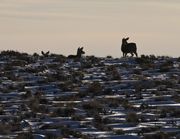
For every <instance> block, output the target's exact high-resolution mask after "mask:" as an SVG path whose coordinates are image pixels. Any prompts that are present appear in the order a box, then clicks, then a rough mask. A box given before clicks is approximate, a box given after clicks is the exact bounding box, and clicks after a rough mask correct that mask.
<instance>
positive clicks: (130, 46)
mask: <svg viewBox="0 0 180 139" xmlns="http://www.w3.org/2000/svg"><path fill="white" fill-rule="evenodd" d="M128 39H129V38H123V39H122V45H121V51H122V52H123V57H126V56H127V54H128V53H130V54H131V56H134V54H135V55H136V57H137V56H138V54H137V47H136V43H128V42H127V40H128Z"/></svg>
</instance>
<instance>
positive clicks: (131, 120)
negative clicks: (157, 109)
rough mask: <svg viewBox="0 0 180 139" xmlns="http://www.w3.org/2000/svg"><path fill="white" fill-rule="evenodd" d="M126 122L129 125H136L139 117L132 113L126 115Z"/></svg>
mask: <svg viewBox="0 0 180 139" xmlns="http://www.w3.org/2000/svg"><path fill="white" fill-rule="evenodd" d="M126 121H127V122H129V123H138V122H139V116H138V115H137V114H136V113H134V112H131V113H128V114H127V116H126Z"/></svg>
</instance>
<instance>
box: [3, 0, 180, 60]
mask: <svg viewBox="0 0 180 139" xmlns="http://www.w3.org/2000/svg"><path fill="white" fill-rule="evenodd" d="M123 37H129V38H130V39H129V42H135V43H136V44H137V49H138V54H139V55H141V54H145V55H150V54H154V55H158V56H160V55H165V56H173V57H179V56H180V0H0V51H2V50H17V51H20V52H27V53H34V52H37V53H40V51H41V50H43V51H48V50H49V51H50V52H51V53H56V54H63V55H66V56H67V55H69V54H75V53H76V49H77V48H78V47H84V50H85V52H86V54H85V55H95V56H108V55H111V56H113V57H121V56H122V52H121V49H120V47H121V41H122V38H123Z"/></svg>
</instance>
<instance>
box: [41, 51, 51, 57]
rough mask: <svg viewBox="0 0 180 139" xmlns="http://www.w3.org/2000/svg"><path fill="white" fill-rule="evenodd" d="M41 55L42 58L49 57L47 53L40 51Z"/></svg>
mask: <svg viewBox="0 0 180 139" xmlns="http://www.w3.org/2000/svg"><path fill="white" fill-rule="evenodd" d="M41 54H42V55H43V56H44V57H48V56H49V51H48V52H46V53H45V52H43V51H41Z"/></svg>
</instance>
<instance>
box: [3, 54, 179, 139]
mask: <svg viewBox="0 0 180 139" xmlns="http://www.w3.org/2000/svg"><path fill="white" fill-rule="evenodd" d="M0 83H1V84H0V138H2V139H61V138H84V139H89V138H90V139H91V138H92V139H94V138H107V139H111V138H112V139H113V138H119V139H176V138H177V139H179V138H180V58H171V57H163V56H161V57H155V56H153V55H150V56H145V55H142V56H140V57H139V58H131V57H126V58H112V57H111V56H108V57H106V58H98V57H95V56H86V57H82V58H74V59H68V58H66V57H65V56H63V55H58V54H49V53H48V54H47V55H39V54H37V53H34V54H33V55H30V54H26V53H20V52H15V51H2V52H1V53H0Z"/></svg>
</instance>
